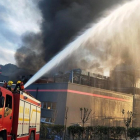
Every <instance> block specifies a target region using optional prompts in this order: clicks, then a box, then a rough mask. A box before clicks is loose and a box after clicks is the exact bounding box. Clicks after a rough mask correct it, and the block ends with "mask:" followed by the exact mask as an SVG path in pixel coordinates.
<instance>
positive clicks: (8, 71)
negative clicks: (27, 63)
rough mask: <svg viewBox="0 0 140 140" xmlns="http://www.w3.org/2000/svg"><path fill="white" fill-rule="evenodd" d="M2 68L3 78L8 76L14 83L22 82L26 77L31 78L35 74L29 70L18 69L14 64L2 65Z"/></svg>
mask: <svg viewBox="0 0 140 140" xmlns="http://www.w3.org/2000/svg"><path fill="white" fill-rule="evenodd" d="M0 68H1V70H0V71H1V75H0V76H1V77H2V76H7V77H9V80H12V81H14V82H16V81H18V80H21V79H22V78H23V76H24V77H30V76H31V75H32V74H33V73H32V72H29V71H28V70H27V69H22V68H19V67H17V66H16V65H14V64H6V65H0Z"/></svg>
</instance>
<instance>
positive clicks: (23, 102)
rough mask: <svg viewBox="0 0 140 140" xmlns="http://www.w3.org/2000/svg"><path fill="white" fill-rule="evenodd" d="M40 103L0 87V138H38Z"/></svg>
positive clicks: (32, 139) (8, 139)
mask: <svg viewBox="0 0 140 140" xmlns="http://www.w3.org/2000/svg"><path fill="white" fill-rule="evenodd" d="M40 115H41V103H40V102H39V101H38V100H36V99H35V98H33V97H32V96H30V95H29V94H27V93H25V92H23V91H19V92H15V93H14V92H13V93H12V92H11V91H9V90H7V89H5V88H3V87H0V140H39V134H40Z"/></svg>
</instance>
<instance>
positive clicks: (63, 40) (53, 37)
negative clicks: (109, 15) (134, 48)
mask: <svg viewBox="0 0 140 140" xmlns="http://www.w3.org/2000/svg"><path fill="white" fill-rule="evenodd" d="M121 2H122V0H41V1H39V2H38V7H39V9H40V10H41V13H42V17H43V21H42V24H41V33H38V34H34V33H26V34H25V35H23V38H22V42H23V45H22V46H21V48H19V49H18V50H17V52H16V55H15V58H16V62H17V65H18V66H19V67H20V68H24V69H27V70H28V71H32V72H33V73H35V72H36V71H38V70H39V69H40V68H41V67H42V66H43V65H44V64H45V63H47V62H48V61H49V60H50V59H51V58H52V57H53V56H55V55H56V54H57V53H58V52H60V51H61V50H62V49H63V48H64V47H65V45H66V44H68V43H69V42H71V41H72V40H73V39H74V38H75V37H76V36H77V35H78V34H79V33H80V31H82V30H83V29H85V28H86V27H88V25H89V23H93V22H96V19H98V18H99V17H100V16H101V15H102V13H103V12H104V11H105V10H107V9H109V8H111V7H113V6H114V5H116V4H118V3H121ZM69 61H70V60H69ZM82 62H83V63H84V64H85V65H86V63H88V62H87V61H86V60H82V61H81V64H78V66H77V61H73V65H72V67H71V63H69V67H68V68H66V69H70V68H73V67H75V68H77V67H80V66H81V65H83V63H82ZM95 66H97V67H99V64H98V63H97V62H94V63H93V67H95Z"/></svg>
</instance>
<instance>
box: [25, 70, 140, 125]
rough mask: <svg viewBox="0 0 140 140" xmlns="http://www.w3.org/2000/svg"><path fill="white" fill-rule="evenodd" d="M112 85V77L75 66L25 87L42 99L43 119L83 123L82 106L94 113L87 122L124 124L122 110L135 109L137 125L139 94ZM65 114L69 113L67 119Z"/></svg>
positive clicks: (136, 122) (89, 123)
mask: <svg viewBox="0 0 140 140" xmlns="http://www.w3.org/2000/svg"><path fill="white" fill-rule="evenodd" d="M110 89H111V82H110V78H109V77H105V76H102V75H98V74H93V73H90V72H86V71H83V70H81V69H74V70H72V71H68V72H66V73H60V72H59V73H58V74H55V75H54V76H53V77H52V78H48V79H47V80H46V81H44V82H42V81H41V80H40V82H39V81H37V82H36V83H34V84H32V85H30V86H29V87H28V88H27V89H26V90H27V91H29V92H30V93H31V94H32V95H33V96H34V97H35V98H37V99H38V100H40V101H41V102H42V114H41V118H42V122H46V123H55V124H65V125H67V126H69V125H72V124H77V123H79V124H82V122H81V119H80V108H88V109H91V110H92V113H91V115H90V119H89V121H88V122H87V124H85V125H106V126H124V125H125V124H124V116H122V110H125V111H126V112H127V111H132V112H134V120H133V123H132V124H131V125H133V126H138V125H139V124H140V121H139V117H138V114H137V113H138V112H139V110H138V108H137V106H139V105H140V103H139V99H140V97H139V95H135V96H134V95H132V94H125V93H122V92H116V91H111V90H110ZM134 104H135V105H134ZM66 110H67V111H66ZM66 113H67V114H66ZM65 115H67V116H68V119H67V120H66V117H65ZM126 115H127V114H126ZM125 117H127V116H125Z"/></svg>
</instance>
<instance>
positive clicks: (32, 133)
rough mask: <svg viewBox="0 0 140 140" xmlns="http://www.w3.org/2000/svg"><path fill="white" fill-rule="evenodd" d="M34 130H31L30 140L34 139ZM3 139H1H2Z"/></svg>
mask: <svg viewBox="0 0 140 140" xmlns="http://www.w3.org/2000/svg"><path fill="white" fill-rule="evenodd" d="M34 139H35V138H34V132H31V135H30V140H34ZM0 140H1V139H0Z"/></svg>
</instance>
